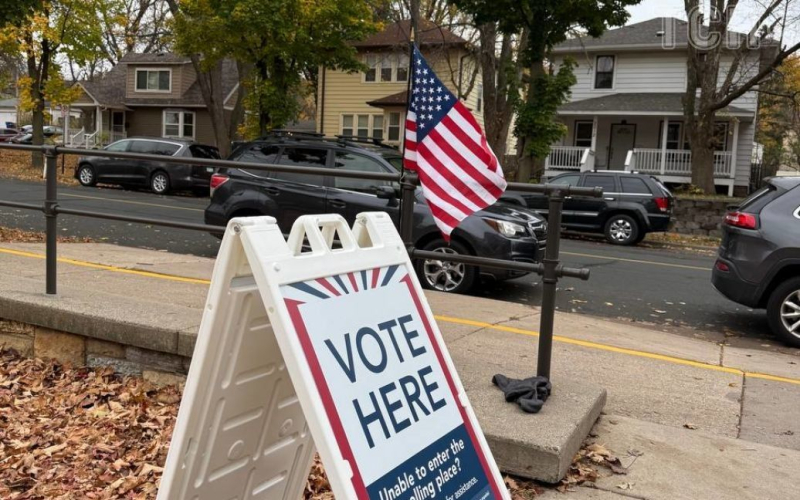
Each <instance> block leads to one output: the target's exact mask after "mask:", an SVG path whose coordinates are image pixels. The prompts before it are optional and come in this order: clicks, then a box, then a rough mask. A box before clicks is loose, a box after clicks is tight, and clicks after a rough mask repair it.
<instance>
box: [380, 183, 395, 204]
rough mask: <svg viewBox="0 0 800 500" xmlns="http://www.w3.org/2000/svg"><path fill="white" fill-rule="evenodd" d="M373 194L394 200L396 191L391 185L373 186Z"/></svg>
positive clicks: (383, 198) (382, 198)
mask: <svg viewBox="0 0 800 500" xmlns="http://www.w3.org/2000/svg"><path fill="white" fill-rule="evenodd" d="M375 196H377V197H378V198H379V199H381V200H389V201H391V200H394V199H396V198H397V192H396V191H395V190H394V188H393V187H392V186H375Z"/></svg>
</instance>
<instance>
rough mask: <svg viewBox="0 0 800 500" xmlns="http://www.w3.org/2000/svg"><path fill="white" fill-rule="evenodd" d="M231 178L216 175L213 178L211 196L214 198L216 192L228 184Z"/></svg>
mask: <svg viewBox="0 0 800 500" xmlns="http://www.w3.org/2000/svg"><path fill="white" fill-rule="evenodd" d="M229 179H230V177H228V176H227V175H222V174H214V175H212V176H211V196H214V191H216V190H217V188H218V187H220V186H221V185H223V184H225V183H226V182H228V180H229Z"/></svg>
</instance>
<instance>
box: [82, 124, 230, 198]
mask: <svg viewBox="0 0 800 500" xmlns="http://www.w3.org/2000/svg"><path fill="white" fill-rule="evenodd" d="M103 149H104V150H106V151H113V152H120V153H121V152H127V153H142V154H155V155H164V156H184V157H191V158H208V159H219V151H218V150H217V148H216V147H214V146H207V145H204V144H198V143H196V142H194V141H191V140H184V139H160V138H151V137H131V138H128V139H122V140H119V141H117V142H114V143H111V144H109V145H108V146H106V147H105V148H103ZM213 170H214V169H213V168H211V167H204V166H194V165H181V164H177V163H167V162H159V161H152V160H132V159H128V158H102V157H81V158H80V159H79V160H78V164H77V166H76V168H75V178H76V179H78V182H80V183H81V184H82V185H84V186H94V185H95V184H97V183H98V182H100V183H103V184H116V185H120V186H134V187H149V188H150V189H151V190H152V191H153V192H154V193H156V194H166V193H168V192H169V191H171V190H173V189H174V190H180V189H191V190H194V191H197V192H202V193H203V194H206V193H208V187H209V180H210V179H211V173H212V172H213Z"/></svg>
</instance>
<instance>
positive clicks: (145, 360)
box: [0, 319, 191, 385]
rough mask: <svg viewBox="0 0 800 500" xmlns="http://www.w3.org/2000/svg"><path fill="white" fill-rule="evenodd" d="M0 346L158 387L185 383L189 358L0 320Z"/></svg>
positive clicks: (25, 354) (29, 355) (26, 354)
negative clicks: (110, 371)
mask: <svg viewBox="0 0 800 500" xmlns="http://www.w3.org/2000/svg"><path fill="white" fill-rule="evenodd" d="M0 347H6V348H12V349H14V350H16V351H17V352H19V353H20V354H21V355H23V356H27V357H33V356H36V357H37V358H53V359H56V360H58V361H60V362H62V363H70V364H71V365H73V366H90V367H96V366H110V367H112V368H114V370H115V371H116V372H118V373H120V374H122V375H138V376H141V377H143V378H144V379H145V380H149V381H151V382H153V383H155V384H158V385H165V384H179V383H182V382H184V381H185V380H186V374H187V373H188V371H189V362H190V361H191V358H188V357H185V356H179V355H177V354H170V353H165V352H158V351H153V350H150V349H143V348H140V347H135V346H130V345H123V344H119V343H116V342H108V341H105V340H98V339H94V338H90V337H85V336H83V335H77V334H74V333H65V332H61V331H57V330H51V329H49V328H44V327H41V326H34V325H30V324H27V323H21V322H19V321H11V320H5V319H0Z"/></svg>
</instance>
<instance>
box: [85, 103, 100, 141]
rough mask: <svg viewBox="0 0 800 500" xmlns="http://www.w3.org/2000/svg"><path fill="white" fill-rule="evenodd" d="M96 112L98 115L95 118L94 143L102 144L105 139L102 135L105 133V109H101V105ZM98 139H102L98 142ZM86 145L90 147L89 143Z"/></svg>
mask: <svg viewBox="0 0 800 500" xmlns="http://www.w3.org/2000/svg"><path fill="white" fill-rule="evenodd" d="M95 114H96V115H97V116H95V117H94V118H95V125H94V131H95V134H94V143H95V145H100V146H102V145H103V141H102V139H101V137H100V136H101V135H102V134H103V110H102V109H100V106H97V108H96V111H95ZM98 140H99V141H100V142H99V143H98ZM86 146H87V147H88V146H89V145H88V144H87V145H86Z"/></svg>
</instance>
